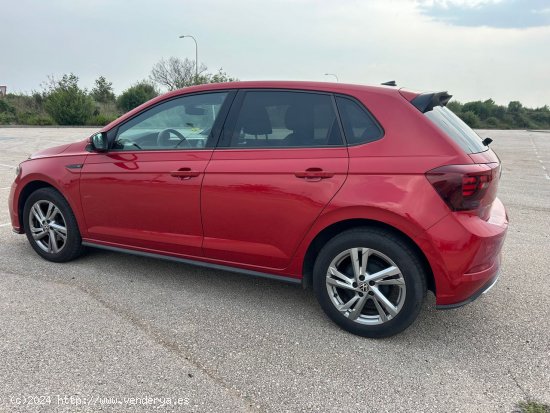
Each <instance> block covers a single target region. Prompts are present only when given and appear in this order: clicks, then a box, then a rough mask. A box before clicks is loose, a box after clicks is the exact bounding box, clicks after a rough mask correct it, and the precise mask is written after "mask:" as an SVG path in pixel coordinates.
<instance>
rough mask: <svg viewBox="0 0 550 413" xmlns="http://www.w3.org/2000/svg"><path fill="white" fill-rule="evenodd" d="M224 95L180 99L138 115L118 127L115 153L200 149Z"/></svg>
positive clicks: (203, 144) (215, 94)
mask: <svg viewBox="0 0 550 413" xmlns="http://www.w3.org/2000/svg"><path fill="white" fill-rule="evenodd" d="M226 97H227V92H218V93H204V94H198V95H190V96H183V97H179V98H176V99H172V100H169V101H167V102H164V103H161V104H159V105H157V106H154V107H153V108H151V109H149V110H146V111H145V112H142V113H140V114H139V115H138V116H136V117H135V118H133V119H131V120H129V121H128V122H126V123H125V124H123V125H122V126H120V127H119V129H118V132H117V136H116V138H115V143H114V146H113V149H115V150H123V151H124V150H127V151H128V150H129V151H136V150H171V149H172V150H174V149H202V148H204V147H205V146H206V142H207V140H208V139H209V138H210V137H211V132H212V127H213V125H214V122H215V120H216V117H217V116H218V113H219V112H220V109H221V107H222V104H223V102H224V101H225V98H226Z"/></svg>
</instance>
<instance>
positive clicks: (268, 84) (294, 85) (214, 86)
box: [164, 80, 399, 97]
mask: <svg viewBox="0 0 550 413" xmlns="http://www.w3.org/2000/svg"><path fill="white" fill-rule="evenodd" d="M221 89H301V90H315V91H326V92H346V91H347V92H350V91H365V92H366V91H370V92H378V93H388V94H390V93H391V94H393V93H397V92H398V90H399V89H398V88H397V87H393V86H381V85H380V86H369V85H357V84H350V83H334V82H310V81H298V80H248V81H237V82H225V83H208V84H204V85H198V86H190V87H186V88H183V89H178V90H174V91H172V92H169V93H168V94H166V95H164V97H167V95H180V94H184V93H190V92H199V91H208V90H221Z"/></svg>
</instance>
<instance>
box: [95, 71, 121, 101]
mask: <svg viewBox="0 0 550 413" xmlns="http://www.w3.org/2000/svg"><path fill="white" fill-rule="evenodd" d="M90 95H91V96H92V98H94V100H95V101H96V102H99V103H109V102H114V101H115V94H114V93H113V83H112V82H108V81H107V79H105V77H103V76H99V77H98V78H97V79H96V80H95V86H94V88H93V89H92V91H91V93H90Z"/></svg>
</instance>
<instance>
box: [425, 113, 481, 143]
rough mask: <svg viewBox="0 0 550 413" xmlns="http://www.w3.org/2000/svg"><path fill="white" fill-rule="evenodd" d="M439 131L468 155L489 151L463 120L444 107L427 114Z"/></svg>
mask: <svg viewBox="0 0 550 413" xmlns="http://www.w3.org/2000/svg"><path fill="white" fill-rule="evenodd" d="M425 115H426V117H427V118H428V119H430V120H431V121H432V122H433V123H435V124H436V125H437V126H438V127H439V129H441V130H442V131H443V132H445V133H446V134H447V135H448V136H449V137H450V138H451V139H453V140H454V141H455V142H456V143H457V144H459V145H460V147H461V148H462V149H463V150H464V152H466V153H478V152H483V151H485V150H487V146H485V145H484V144H483V143H482V141H481V138H480V137H479V135H478V134H477V133H475V132H474V131H473V130H472V129H471V128H470V127H469V126H468V125H466V124H465V123H464V121H463V120H462V119H460V118H459V117H458V116H456V115H455V114H454V113H453V112H452V111H451V110H450V109H447V108H446V107H444V106H436V107H434V108H433V109H432V110H430V111H428V112H426V113H425Z"/></svg>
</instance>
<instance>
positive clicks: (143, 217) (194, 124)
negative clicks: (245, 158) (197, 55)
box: [80, 92, 228, 257]
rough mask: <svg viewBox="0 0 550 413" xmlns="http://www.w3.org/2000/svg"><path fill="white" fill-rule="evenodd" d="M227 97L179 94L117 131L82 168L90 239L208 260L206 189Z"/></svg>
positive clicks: (85, 212) (84, 202)
mask: <svg viewBox="0 0 550 413" xmlns="http://www.w3.org/2000/svg"><path fill="white" fill-rule="evenodd" d="M227 96H228V93H227V92H218V93H203V94H195V95H188V96H183V97H178V98H175V99H171V100H168V101H165V102H163V103H160V104H158V105H156V106H154V107H152V108H148V109H146V110H145V111H144V112H142V113H140V114H139V115H137V116H136V117H134V118H132V119H130V120H129V121H127V122H126V123H124V124H122V125H121V126H119V127H118V131H117V132H116V138H115V141H114V145H113V148H112V150H110V151H109V152H107V153H92V154H90V155H89V156H88V157H87V159H86V163H85V164H84V166H83V169H82V175H81V183H80V190H81V198H82V205H83V209H84V216H85V220H86V226H87V230H88V236H89V238H90V239H91V240H93V241H99V242H101V243H103V244H107V245H112V246H122V247H132V248H135V249H141V250H146V251H149V252H156V251H159V252H169V253H173V254H178V255H184V256H188V257H197V256H200V255H201V244H202V237H203V232H202V225H201V216H200V214H201V211H200V190H201V183H202V180H203V178H204V171H205V169H206V166H207V165H208V162H209V161H210V158H211V156H212V148H211V146H212V144H211V142H212V141H213V140H214V139H215V135H216V131H217V130H218V129H219V128H218V127H217V125H218V123H219V121H220V120H218V122H216V120H217V119H218V118H221V117H222V116H218V115H219V114H220V113H222V112H223V111H225V110H226V108H225V106H224V105H223V104H224V102H226V101H227Z"/></svg>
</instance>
